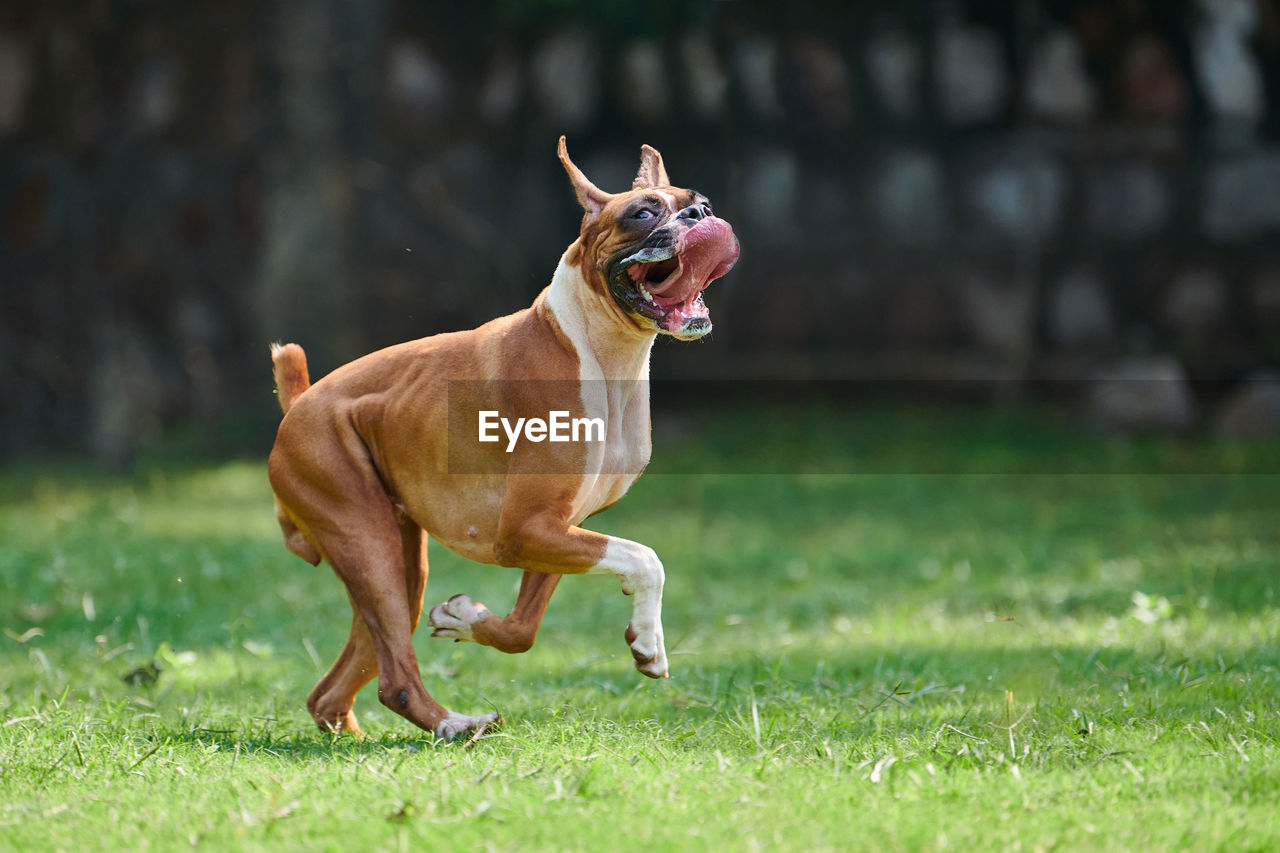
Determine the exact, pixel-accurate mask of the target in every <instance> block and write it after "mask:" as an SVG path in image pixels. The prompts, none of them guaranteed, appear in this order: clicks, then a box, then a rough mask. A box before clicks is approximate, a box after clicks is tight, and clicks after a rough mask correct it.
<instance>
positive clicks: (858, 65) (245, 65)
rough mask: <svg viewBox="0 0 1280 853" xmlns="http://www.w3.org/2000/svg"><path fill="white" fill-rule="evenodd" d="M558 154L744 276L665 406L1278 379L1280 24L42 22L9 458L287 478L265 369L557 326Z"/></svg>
mask: <svg viewBox="0 0 1280 853" xmlns="http://www.w3.org/2000/svg"><path fill="white" fill-rule="evenodd" d="M459 8H461V7H459ZM561 133H565V134H567V136H568V138H569V144H570V150H571V152H572V153H573V155H574V157H575V159H576V160H577V161H578V163H579V165H581V166H582V167H583V168H584V170H585V171H586V172H587V173H588V174H589V175H591V176H592V177H593V179H594V180H595V181H596V182H597V183H598V184H600V185H601V186H603V187H604V188H606V189H620V188H624V187H626V186H628V185H629V183H630V179H631V176H632V174H633V173H634V168H635V164H636V161H637V151H638V147H639V145H640V143H642V142H648V143H650V144H653V145H655V146H657V147H659V148H660V149H661V150H662V151H663V153H664V155H665V157H666V160H667V163H668V166H669V169H670V171H671V174H672V176H673V179H674V180H675V181H676V182H677V183H682V184H686V185H692V186H695V187H696V188H698V189H700V190H702V191H704V192H706V193H708V194H709V195H710V196H711V197H712V199H713V201H714V203H715V205H716V209H717V212H719V213H720V214H721V215H724V216H726V217H727V218H729V219H730V220H731V221H733V222H734V224H735V226H736V228H737V230H738V232H739V236H740V237H741V240H742V244H743V257H742V260H741V262H740V264H739V266H738V268H737V270H735V271H734V273H733V274H732V275H731V276H729V277H728V278H727V279H725V280H723V281H721V282H719V283H717V284H716V285H715V286H714V287H713V289H712V291H711V292H710V293H709V294H708V304H709V305H710V306H711V308H712V312H713V318H714V320H715V323H716V331H715V332H714V334H713V337H712V339H711V340H710V341H709V342H706V343H703V344H700V345H694V346H677V345H664V346H663V347H662V348H661V350H660V352H659V354H658V355H657V357H656V358H655V361H654V372H655V376H660V377H661V376H708V377H743V376H747V377H775V378H776V377H800V378H819V379H844V378H855V379H890V380H896V379H911V378H931V379H948V378H955V379H966V380H973V381H976V382H997V381H998V382H1008V383H1009V384H1010V385H1015V386H1017V387H1021V388H1026V389H1027V390H1028V393H1033V394H1034V393H1041V392H1043V391H1044V389H1045V388H1052V380H1056V379H1064V378H1067V379H1069V378H1086V377H1091V376H1100V377H1107V376H1111V377H1115V376H1126V375H1147V374H1149V375H1152V376H1159V377H1166V378H1167V377H1173V379H1174V380H1177V381H1178V382H1181V381H1182V378H1190V379H1193V380H1206V381H1211V382H1212V387H1213V388H1214V389H1215V390H1214V391H1213V392H1210V393H1209V394H1208V399H1201V398H1203V397H1205V394H1203V393H1199V394H1198V392H1197V393H1192V394H1191V396H1190V397H1189V398H1188V399H1190V400H1191V402H1190V404H1189V405H1190V408H1185V407H1184V408H1183V409H1180V410H1179V412H1180V414H1178V415H1177V417H1176V418H1173V420H1178V419H1181V420H1182V421H1184V422H1194V421H1196V420H1200V421H1203V420H1205V419H1207V418H1209V417H1210V415H1209V414H1208V413H1207V412H1208V408H1207V407H1211V406H1215V405H1218V404H1219V403H1223V401H1224V400H1226V403H1230V402H1231V401H1230V400H1229V399H1227V398H1228V397H1229V392H1230V391H1231V383H1234V382H1242V381H1244V380H1246V379H1248V378H1249V377H1256V376H1258V375H1259V374H1258V370H1259V369H1260V368H1264V367H1266V366H1267V365H1275V364H1276V363H1277V361H1280V240H1277V237H1280V3H1278V2H1277V1H1276V0H1197V2H1191V0H1182V2H1158V0H1126V2H1100V0H1093V1H1092V2H1091V1H1090V0H1009V2H992V0H969V1H968V2H964V1H963V0H954V2H952V0H916V2H906V3H900V4H894V5H892V6H885V4H878V3H836V2H826V3H791V4H785V6H782V7H780V6H779V5H778V4H773V3H748V2H722V3H701V4H647V5H643V7H642V5H637V4H622V3H587V2H585V0H581V1H580V0H554V2H553V0H498V2H492V3H488V4H485V3H479V4H474V5H472V6H469V7H468V11H467V12H465V13H463V12H461V11H457V12H452V13H450V15H449V16H446V15H444V14H443V13H442V12H441V11H440V9H439V8H438V7H436V6H435V5H434V4H421V3H410V2H405V0H391V2H370V3H354V2H348V0H324V2H302V0H271V2H261V3H259V2H247V1H246V0H220V2H217V3H214V2H207V1H206V0H195V2H188V3H184V4H165V3H146V2H124V0H96V2H90V3H71V2H16V3H11V4H8V5H6V7H5V8H4V9H3V10H0V164H3V165H2V167H0V367H2V371H3V372H2V373H0V399H3V400H4V404H3V405H4V417H3V427H2V432H0V457H13V456H14V455H16V454H19V453H23V452H25V451H28V450H31V449H35V448H50V449H55V450H66V449H82V448H92V449H94V450H96V451H97V452H98V453H100V454H102V455H104V456H106V457H108V458H112V459H117V460H126V461H127V459H128V458H130V456H131V455H132V454H133V453H134V452H135V451H136V450H137V449H138V448H139V447H144V446H146V445H148V444H150V443H152V442H154V441H156V440H158V439H159V437H160V436H162V435H166V434H170V433H167V432H166V431H168V430H172V429H174V428H178V427H182V428H184V429H185V430H186V433H187V434H188V435H189V436H191V437H192V440H193V441H194V442H196V444H197V445H198V446H200V447H203V448H209V449H214V450H217V449H219V448H236V449H238V448H241V447H243V446H244V445H245V444H246V443H247V444H249V445H251V446H256V445H255V442H257V443H261V441H262V438H261V437H262V435H263V434H264V430H266V429H269V425H270V423H271V422H272V420H273V418H274V415H273V413H272V409H273V407H274V402H273V401H272V399H271V396H270V382H269V370H268V365H267V360H266V343H267V342H268V341H269V340H273V339H285V338H287V339H294V340H297V341H299V342H300V343H302V344H303V345H304V346H306V347H307V349H308V351H309V353H310V354H311V357H312V363H313V365H312V366H313V375H319V374H322V373H324V372H326V371H327V370H329V369H331V368H332V367H334V366H336V365H337V364H338V363H340V362H341V361H343V360H346V359H348V358H351V357H353V356H355V355H358V354H360V353H363V352H366V351H368V350H370V349H373V348H375V347H378V346H382V345H385V344H389V343H393V342H396V341H399V340H404V339H408V338H412V337H418V336H422V335H425V334H431V333H434V332H438V331H444V330H449V329H456V328H461V327H466V326H471V325H474V324H476V323H479V322H481V321H483V320H485V319H488V318H489V317H492V316H494V315H496V314H499V313H506V312H509V311H512V310H516V309H518V308H520V307H523V306H524V305H526V304H528V302H529V301H530V300H531V299H532V297H533V296H534V295H535V294H536V293H537V292H538V290H540V289H541V288H542V287H543V286H544V285H545V284H546V282H547V280H548V278H549V276H550V273H551V271H552V269H553V267H554V265H555V263H556V260H557V259H558V257H559V255H560V253H561V252H562V251H563V249H564V247H565V246H566V245H567V244H568V243H569V241H570V240H571V239H572V238H573V236H574V230H575V228H576V224H577V221H578V216H579V214H578V212H577V210H576V209H575V206H574V203H573V199H572V194H571V192H570V191H569V189H568V186H567V182H566V181H565V179H564V176H563V173H562V171H561V170H560V168H559V165H558V163H557V162H556V160H555V155H554V148H555V140H556V138H557V137H558V136H559V134H561ZM1144 366H1145V367H1144ZM1126 371H1128V372H1126ZM1135 371H1136V373H1135ZM1262 375H1264V376H1265V375H1266V374H1262ZM1221 383H1226V384H1221ZM1193 390H1194V389H1193ZM1178 393H1179V394H1180V395H1182V397H1186V396H1187V393H1188V392H1187V391H1186V389H1179V391H1178ZM1197 394H1198V396H1197ZM1220 398H1221V399H1220ZM1226 403H1224V405H1225V404H1226ZM1202 410H1203V411H1202ZM268 435H269V434H268ZM268 441H269V438H268Z"/></svg>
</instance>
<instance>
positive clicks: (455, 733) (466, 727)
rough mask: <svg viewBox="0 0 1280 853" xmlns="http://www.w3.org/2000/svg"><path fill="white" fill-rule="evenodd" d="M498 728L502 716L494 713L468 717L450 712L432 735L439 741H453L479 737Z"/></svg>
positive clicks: (500, 725) (500, 724) (500, 726)
mask: <svg viewBox="0 0 1280 853" xmlns="http://www.w3.org/2000/svg"><path fill="white" fill-rule="evenodd" d="M500 728H502V716H501V715H500V714H498V713H496V712H495V713H492V714H481V715H480V716H478V717H469V716H467V715H466V714H459V713H457V712H456V711H450V712H449V716H447V717H445V718H444V719H443V720H441V721H440V724H439V725H437V726H436V727H435V729H434V734H435V736H436V737H438V738H440V739H441V740H454V739H455V738H458V737H462V736H469V735H480V734H483V733H484V732H487V731H493V730H495V729H500Z"/></svg>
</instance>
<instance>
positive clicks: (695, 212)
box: [676, 204, 707, 222]
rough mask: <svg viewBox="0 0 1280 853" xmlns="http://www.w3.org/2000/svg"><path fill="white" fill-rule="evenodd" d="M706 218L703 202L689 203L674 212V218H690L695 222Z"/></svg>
mask: <svg viewBox="0 0 1280 853" xmlns="http://www.w3.org/2000/svg"><path fill="white" fill-rule="evenodd" d="M706 218H707V207H706V205H703V204H691V205H689V206H688V207H686V208H685V209H684V210H682V211H680V212H679V213H677V214H676V219H692V220H693V221H694V222H697V221H698V220H700V219H706Z"/></svg>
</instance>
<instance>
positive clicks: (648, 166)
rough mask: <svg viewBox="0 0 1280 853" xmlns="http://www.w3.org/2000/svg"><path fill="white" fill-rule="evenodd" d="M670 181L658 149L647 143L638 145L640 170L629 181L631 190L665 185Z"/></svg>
mask: <svg viewBox="0 0 1280 853" xmlns="http://www.w3.org/2000/svg"><path fill="white" fill-rule="evenodd" d="M670 183H671V179H670V178H668V177H667V167H666V166H663V165H662V155H661V154H659V153H658V149H656V148H653V147H652V146H649V145H641V146H640V171H639V172H637V173H636V179H635V180H634V181H632V182H631V189H633V190H647V189H652V188H653V187H665V186H667V185H668V184H670Z"/></svg>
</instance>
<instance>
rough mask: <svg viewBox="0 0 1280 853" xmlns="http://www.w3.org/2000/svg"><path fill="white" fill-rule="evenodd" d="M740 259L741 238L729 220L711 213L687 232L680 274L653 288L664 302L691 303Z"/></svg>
mask: <svg viewBox="0 0 1280 853" xmlns="http://www.w3.org/2000/svg"><path fill="white" fill-rule="evenodd" d="M737 260H738V238H737V237H735V236H734V234H733V228H731V227H730V226H729V223H728V222H725V221H724V220H723V219H720V218H718V217H715V216H709V217H707V218H706V219H704V220H702V221H701V222H699V223H698V224H697V225H695V226H693V227H692V228H690V229H689V230H688V231H686V232H685V233H684V239H683V241H682V246H681V249H680V274H679V276H678V277H673V280H672V281H670V282H668V284H667V286H666V287H664V288H662V289H661V290H655V291H653V295H654V296H658V297H661V298H662V299H663V300H664V301H665V300H670V299H678V300H680V302H682V303H683V302H687V301H688V300H689V299H691V298H692V297H693V296H695V295H696V294H698V293H699V292H700V291H702V290H703V288H705V287H706V286H707V285H708V284H710V283H711V281H712V280H713V279H716V278H719V277H720V276H722V275H724V274H725V273H727V272H728V271H729V269H730V268H731V267H732V266H733V264H734V262H735V261H737Z"/></svg>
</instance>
